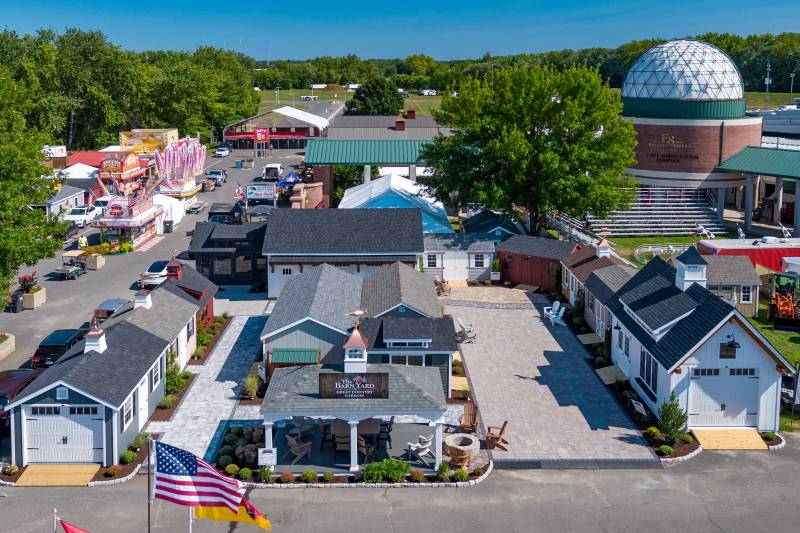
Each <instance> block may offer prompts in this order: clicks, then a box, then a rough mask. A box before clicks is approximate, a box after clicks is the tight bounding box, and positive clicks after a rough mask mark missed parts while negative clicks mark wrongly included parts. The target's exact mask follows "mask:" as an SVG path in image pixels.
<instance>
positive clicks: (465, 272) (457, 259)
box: [442, 253, 469, 281]
mask: <svg viewBox="0 0 800 533" xmlns="http://www.w3.org/2000/svg"><path fill="white" fill-rule="evenodd" d="M442 266H443V267H444V269H443V270H442V277H443V278H444V280H445V281H451V280H452V281H459V280H460V281H464V280H466V279H467V277H468V276H469V256H467V254H465V253H446V254H444V261H443V264H442Z"/></svg>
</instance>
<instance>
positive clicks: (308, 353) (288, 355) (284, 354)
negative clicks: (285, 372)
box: [269, 348, 319, 364]
mask: <svg viewBox="0 0 800 533" xmlns="http://www.w3.org/2000/svg"><path fill="white" fill-rule="evenodd" d="M318 354H319V350H315V349H313V348H275V349H273V350H272V351H271V353H270V357H269V362H270V363H273V364H275V363H282V364H284V363H297V364H316V363H317V356H318Z"/></svg>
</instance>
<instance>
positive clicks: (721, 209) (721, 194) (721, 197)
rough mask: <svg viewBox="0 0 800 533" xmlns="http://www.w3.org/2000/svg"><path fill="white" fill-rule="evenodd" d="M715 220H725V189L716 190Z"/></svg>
mask: <svg viewBox="0 0 800 533" xmlns="http://www.w3.org/2000/svg"><path fill="white" fill-rule="evenodd" d="M717 218H718V219H720V220H723V219H724V218H725V188H724V187H719V188H717Z"/></svg>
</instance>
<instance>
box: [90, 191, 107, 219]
mask: <svg viewBox="0 0 800 533" xmlns="http://www.w3.org/2000/svg"><path fill="white" fill-rule="evenodd" d="M110 201H111V197H110V196H101V197H100V198H98V199H97V200H95V201H94V203H93V204H92V205H93V206H95V207H96V208H97V210H98V216H99V215H100V214H101V213H102V211H103V209H104V208H106V207H107V206H108V203H109V202H110Z"/></svg>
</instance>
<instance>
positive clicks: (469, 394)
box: [461, 389, 472, 401]
mask: <svg viewBox="0 0 800 533" xmlns="http://www.w3.org/2000/svg"><path fill="white" fill-rule="evenodd" d="M461 397H462V398H464V399H465V400H467V401H469V399H470V398H472V391H471V390H469V389H464V390H462V391H461Z"/></svg>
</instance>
